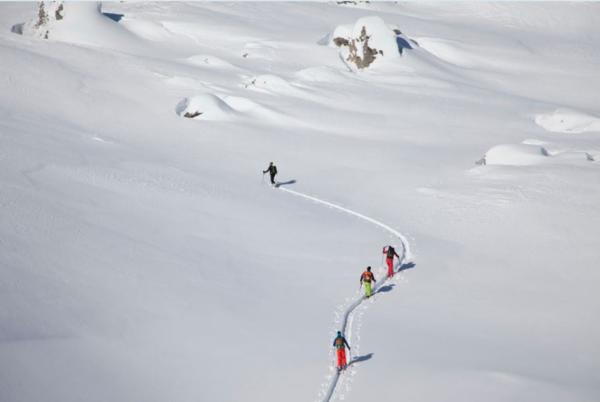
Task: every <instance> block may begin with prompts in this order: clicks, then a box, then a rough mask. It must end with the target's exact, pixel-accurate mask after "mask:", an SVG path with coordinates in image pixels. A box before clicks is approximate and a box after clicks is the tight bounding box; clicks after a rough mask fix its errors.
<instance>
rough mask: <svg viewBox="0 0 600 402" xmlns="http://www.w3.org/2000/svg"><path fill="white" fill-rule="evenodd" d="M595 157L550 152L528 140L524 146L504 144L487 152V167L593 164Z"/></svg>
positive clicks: (575, 152) (565, 152) (567, 152)
mask: <svg viewBox="0 0 600 402" xmlns="http://www.w3.org/2000/svg"><path fill="white" fill-rule="evenodd" d="M593 161H594V157H593V156H592V155H591V154H590V153H588V152H584V151H570V150H560V151H554V152H549V151H548V150H547V149H546V148H545V147H543V146H541V145H539V144H535V143H532V141H531V140H528V141H527V143H523V144H502V145H496V146H495V147H492V148H491V149H490V150H489V151H487V152H486V154H485V156H484V158H483V162H484V164H485V165H506V166H531V165H539V164H542V163H552V164H573V163H580V162H593Z"/></svg>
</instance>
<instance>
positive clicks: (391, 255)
mask: <svg viewBox="0 0 600 402" xmlns="http://www.w3.org/2000/svg"><path fill="white" fill-rule="evenodd" d="M386 254H387V257H388V258H394V254H396V250H394V247H392V246H388V249H387V252H386Z"/></svg>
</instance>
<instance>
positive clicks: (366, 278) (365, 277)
mask: <svg viewBox="0 0 600 402" xmlns="http://www.w3.org/2000/svg"><path fill="white" fill-rule="evenodd" d="M371 282H373V283H375V282H377V281H376V280H375V275H373V272H371V267H367V270H366V271H365V272H363V273H362V274H361V275H360V284H361V286H364V287H365V297H367V298H369V297H371V295H372V294H373V287H372V286H371Z"/></svg>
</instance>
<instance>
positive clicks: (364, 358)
mask: <svg viewBox="0 0 600 402" xmlns="http://www.w3.org/2000/svg"><path fill="white" fill-rule="evenodd" d="M372 357H373V353H367V354H366V355H362V356H354V357H352V360H350V363H348V366H351V365H353V364H354V363H360V362H364V361H367V360H370V359H371V358H372Z"/></svg>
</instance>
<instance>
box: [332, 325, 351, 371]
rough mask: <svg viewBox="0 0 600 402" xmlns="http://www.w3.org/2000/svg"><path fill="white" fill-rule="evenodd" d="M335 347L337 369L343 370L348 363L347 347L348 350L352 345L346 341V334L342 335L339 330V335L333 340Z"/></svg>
mask: <svg viewBox="0 0 600 402" xmlns="http://www.w3.org/2000/svg"><path fill="white" fill-rule="evenodd" d="M333 347H335V349H336V353H337V369H338V370H343V369H345V368H346V365H347V362H346V347H347V348H348V350H350V345H348V342H347V341H346V338H344V335H342V332H341V331H338V332H337V336H336V337H335V339H334V340H333Z"/></svg>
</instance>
